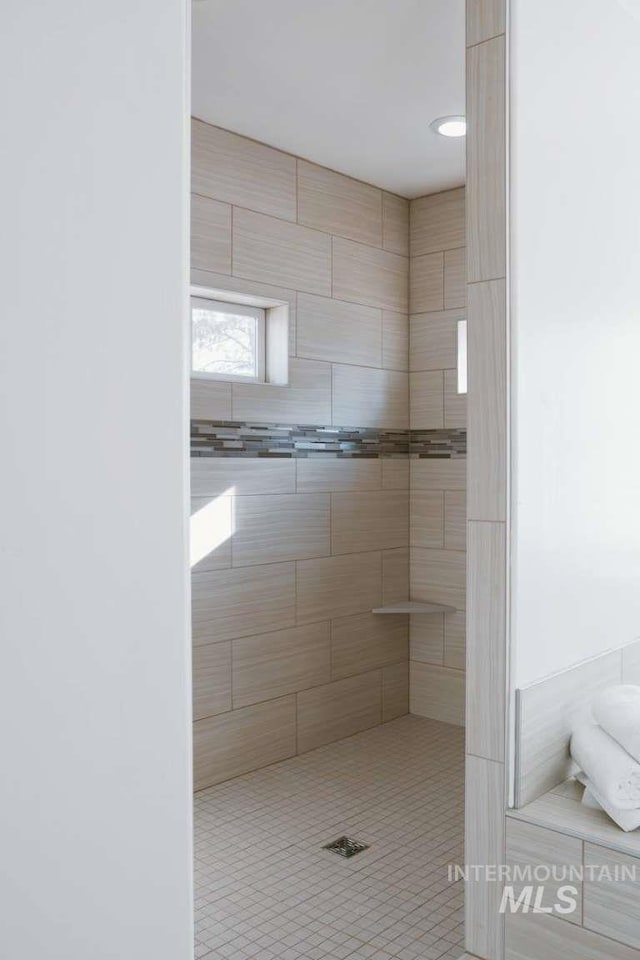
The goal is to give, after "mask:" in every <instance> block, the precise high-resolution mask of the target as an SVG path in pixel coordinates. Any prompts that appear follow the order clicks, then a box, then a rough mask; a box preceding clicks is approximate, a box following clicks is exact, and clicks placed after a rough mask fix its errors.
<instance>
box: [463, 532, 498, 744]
mask: <svg viewBox="0 0 640 960" xmlns="http://www.w3.org/2000/svg"><path fill="white" fill-rule="evenodd" d="M468 535H469V577H468V591H469V606H468V610H467V614H468V621H469V634H468V637H467V668H468V671H469V676H470V677H473V683H470V684H469V688H468V690H467V718H468V721H469V732H468V736H467V750H469V752H470V753H475V754H476V755H477V756H480V757H486V758H487V759H489V760H498V761H502V760H504V740H505V729H504V725H505V710H506V704H505V689H506V658H507V652H506V651H507V641H506V609H507V594H506V576H507V545H506V530H505V525H504V524H503V523H469V525H468Z"/></svg>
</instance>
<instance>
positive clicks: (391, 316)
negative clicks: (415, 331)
mask: <svg viewBox="0 0 640 960" xmlns="http://www.w3.org/2000/svg"><path fill="white" fill-rule="evenodd" d="M382 366H383V367H386V368H387V369H388V370H408V369H409V317H408V316H407V315H406V314H405V313H394V311H392V310H383V311H382Z"/></svg>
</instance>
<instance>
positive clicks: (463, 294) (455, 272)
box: [444, 248, 467, 310]
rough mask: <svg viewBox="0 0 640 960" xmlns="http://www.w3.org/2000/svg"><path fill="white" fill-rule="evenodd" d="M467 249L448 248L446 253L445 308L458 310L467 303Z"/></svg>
mask: <svg viewBox="0 0 640 960" xmlns="http://www.w3.org/2000/svg"><path fill="white" fill-rule="evenodd" d="M466 274H467V266H466V259H465V250H464V248H463V249H462V250H447V252H446V253H445V255H444V308H445V310H457V309H460V308H464V307H465V306H466V303H467V276H466Z"/></svg>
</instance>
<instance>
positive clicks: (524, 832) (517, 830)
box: [505, 818, 600, 925]
mask: <svg viewBox="0 0 640 960" xmlns="http://www.w3.org/2000/svg"><path fill="white" fill-rule="evenodd" d="M506 830H507V834H506V837H507V858H506V861H505V862H506V864H507V866H509V867H510V868H511V869H512V870H518V869H523V868H524V869H531V870H535V869H536V868H541V869H542V870H545V869H546V868H549V870H551V871H553V872H554V873H555V876H558V877H560V878H561V877H562V876H563V875H564V876H565V877H567V876H568V875H569V871H570V870H572V869H576V870H580V869H581V867H582V840H578V839H577V838H576V837H567V836H566V835H563V834H562V833H557V832H556V831H555V830H545V829H544V828H543V827H538V826H535V825H534V824H532V823H524V822H522V821H519V820H512V819H510V818H508V819H507V823H506ZM599 862H600V861H598V863H599ZM567 883H570V884H571V886H573V887H575V888H576V890H577V898H576V899H577V907H576V910H575V911H574V912H573V913H563V914H562V918H563V919H564V920H566V921H568V922H569V923H577V924H578V925H579V924H581V923H582V883H580V881H579V880H573V879H572V880H566V879H559V880H558V881H556V880H555V879H554V875H553V874H552V875H551V877H550V879H549V880H547V881H545V883H544V885H543V893H542V894H541V898H540V905H541V906H542V908H543V910H551V911H554V906H555V904H556V903H558V890H559V889H560V888H561V887H563V886H564V885H565V884H567ZM523 886H525V884H523V883H518V882H514V884H513V891H514V895H515V896H516V897H518V896H519V895H520V894H521V892H522V888H523ZM541 886H542V885H541ZM585 892H586V890H585Z"/></svg>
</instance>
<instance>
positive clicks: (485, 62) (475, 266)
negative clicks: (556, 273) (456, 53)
mask: <svg viewBox="0 0 640 960" xmlns="http://www.w3.org/2000/svg"><path fill="white" fill-rule="evenodd" d="M506 232H507V231H506V136H505V39H504V37H500V38H498V39H495V40H489V41H487V42H486V43H482V44H480V45H479V46H476V47H472V48H471V49H470V50H468V51H467V255H468V265H467V279H468V280H469V282H470V283H476V282H478V281H480V280H493V279H495V278H497V277H504V276H505V273H506Z"/></svg>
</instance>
